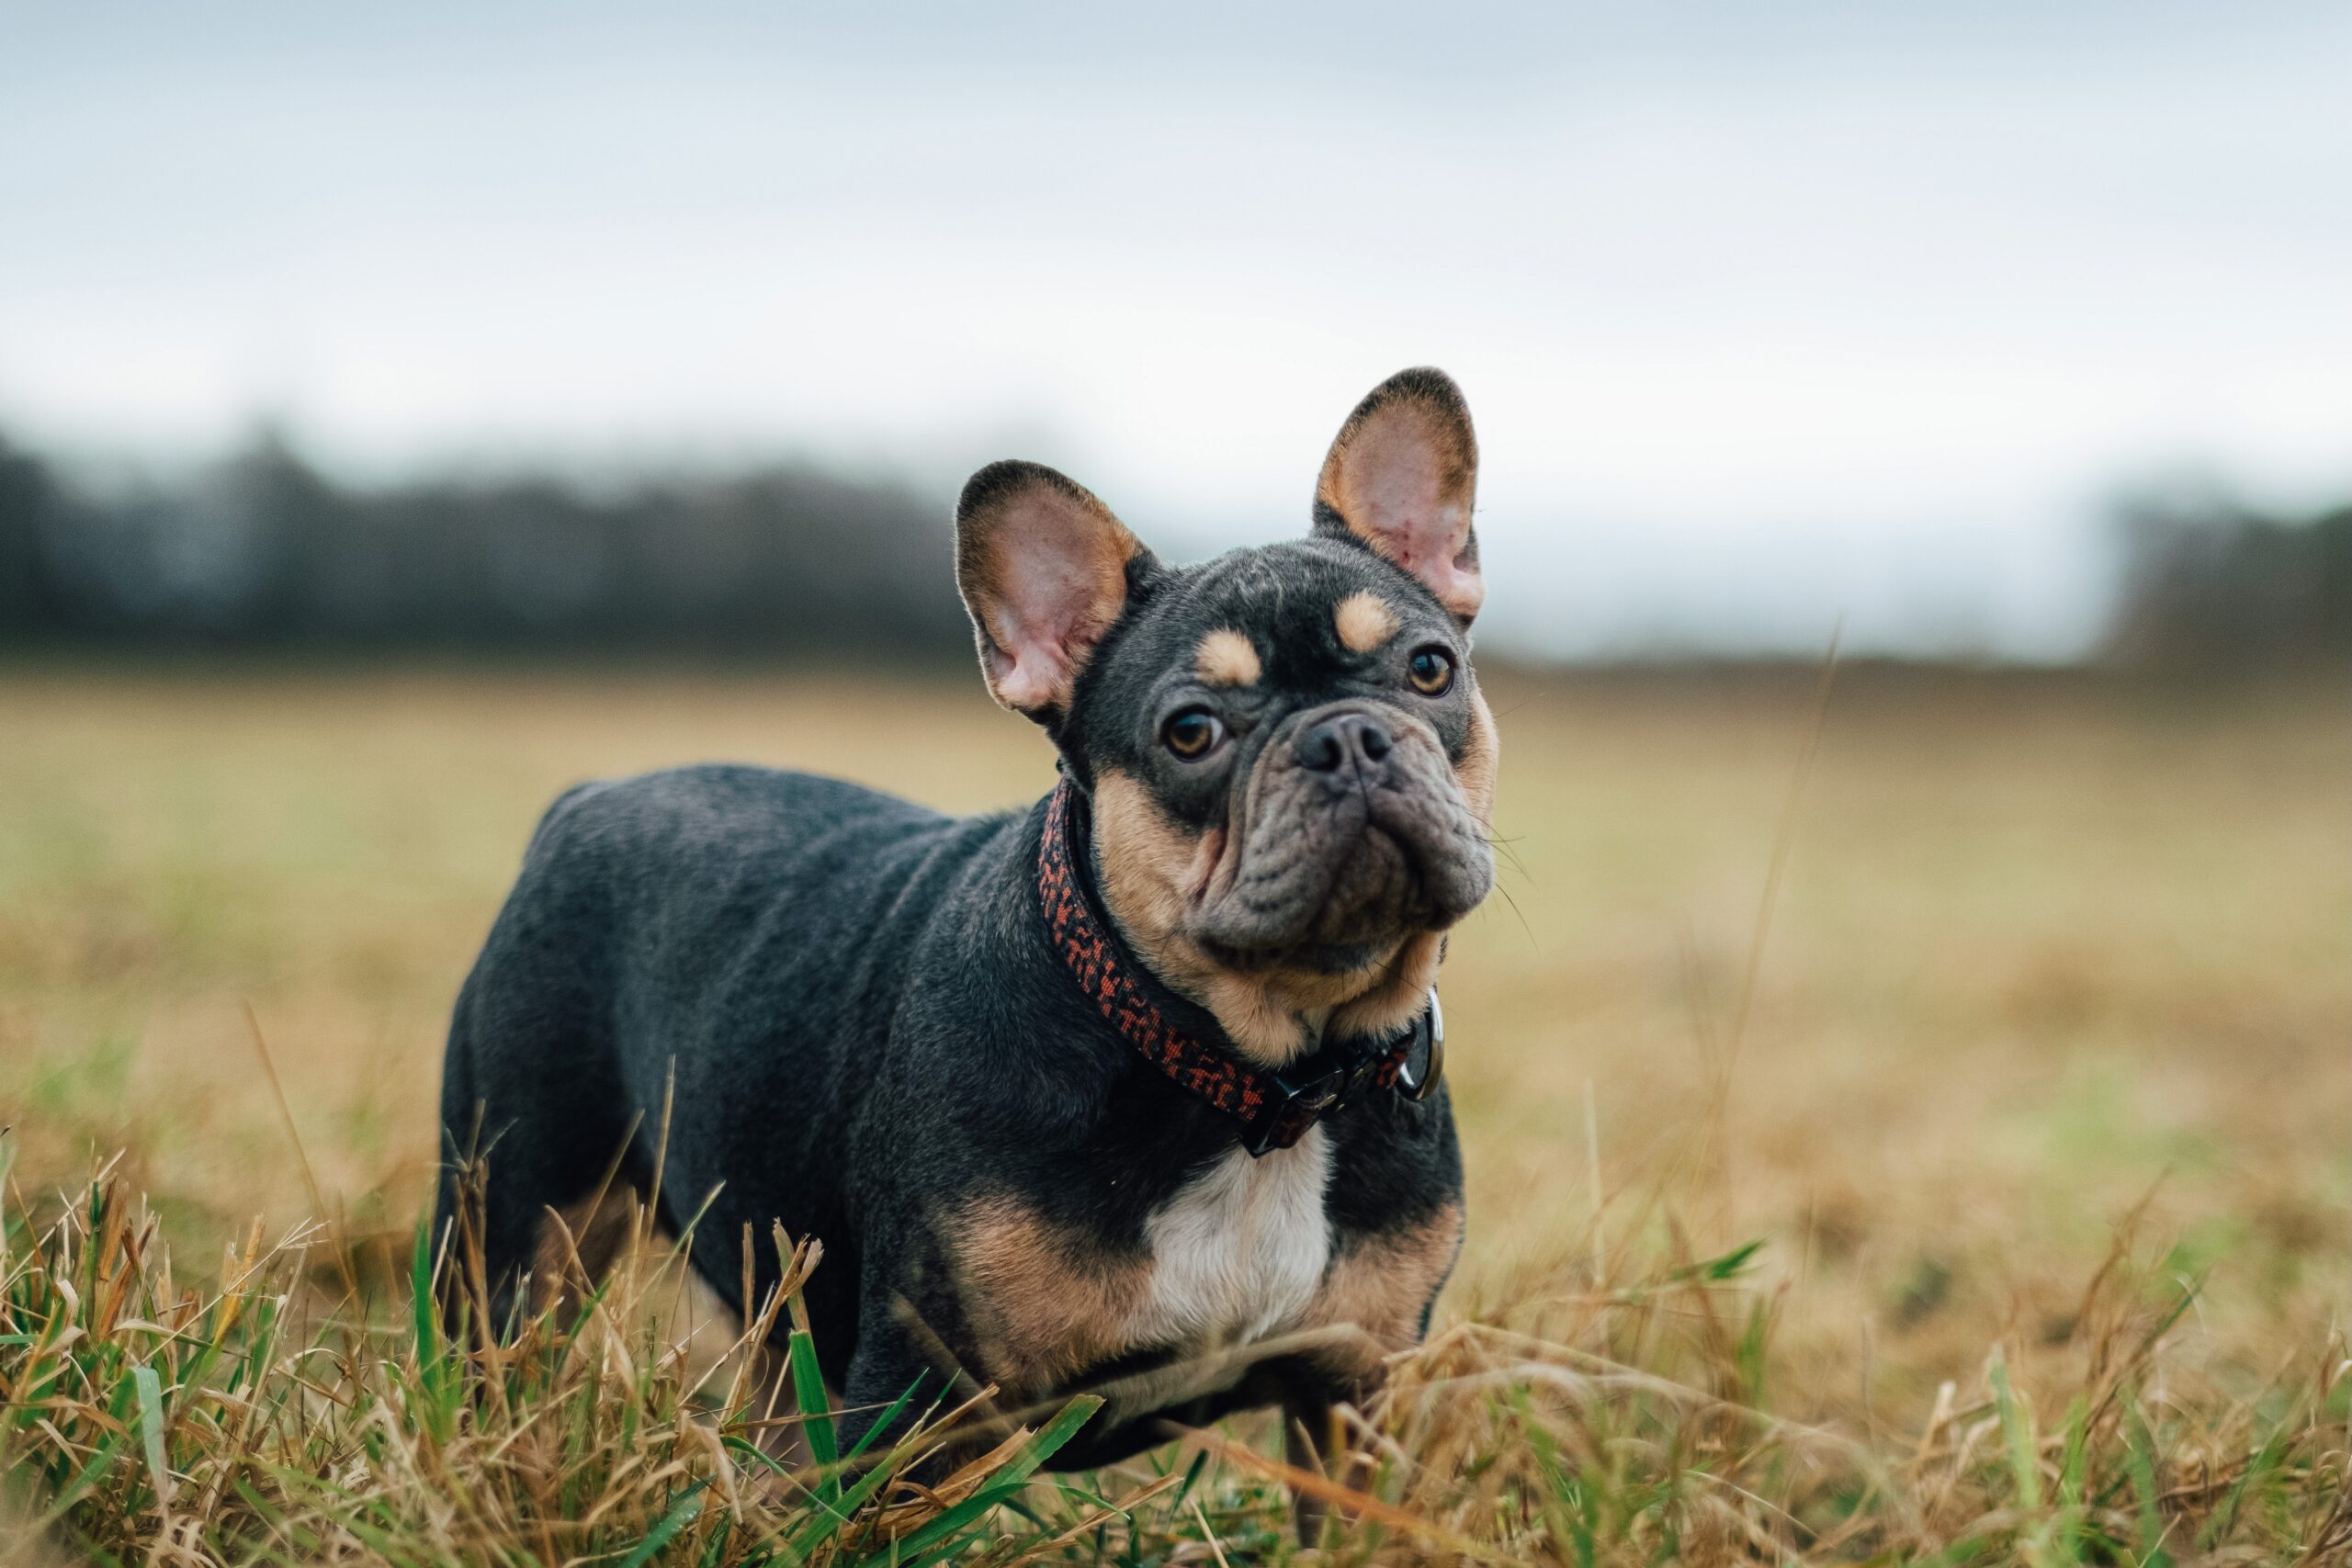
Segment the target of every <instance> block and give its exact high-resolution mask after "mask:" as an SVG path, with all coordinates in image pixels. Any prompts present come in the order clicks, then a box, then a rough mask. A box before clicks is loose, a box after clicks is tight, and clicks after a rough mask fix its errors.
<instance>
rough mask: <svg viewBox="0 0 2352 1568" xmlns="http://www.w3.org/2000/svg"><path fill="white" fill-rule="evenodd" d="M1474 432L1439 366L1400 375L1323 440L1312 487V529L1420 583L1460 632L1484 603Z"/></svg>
mask: <svg viewBox="0 0 2352 1568" xmlns="http://www.w3.org/2000/svg"><path fill="white" fill-rule="evenodd" d="M1477 496H1478V436H1477V434H1476V432H1475V431H1474V430H1472V429H1471V427H1470V405H1469V404H1467V403H1465V402H1464V401H1463V400H1462V389H1461V388H1459V387H1457V386H1455V385H1454V384H1453V378H1452V377H1451V376H1448V375H1447V374H1446V373H1445V372H1444V371H1442V370H1433V369H1430V368H1428V367H1422V368H1419V369H1415V370H1399V371H1398V372H1397V374H1396V375H1394V376H1391V377H1390V378H1388V379H1387V380H1385V381H1383V382H1382V383H1381V384H1380V385H1379V386H1377V387H1374V389H1372V392H1371V394H1370V395H1369V396H1367V397H1366V398H1365V399H1364V400H1363V401H1362V402H1360V403H1358V404H1357V405H1356V411H1355V412H1353V413H1351V414H1350V415H1348V422H1347V423H1345V424H1343V425H1341V426H1340V434H1339V436H1338V438H1337V439H1336V440H1334V441H1333V442H1332V443H1331V451H1330V454H1329V456H1328V457H1325V458H1324V459H1323V476H1322V478H1321V479H1318V480H1317V481H1316V485H1315V531H1316V532H1317V533H1318V534H1334V535H1351V536H1354V537H1356V538H1358V539H1361V540H1362V541H1363V542H1364V543H1365V544H1367V545H1369V546H1371V547H1372V548H1373V550H1374V552H1375V553H1377V554H1378V555H1380V556H1382V557H1383V558H1385V559H1388V560H1390V561H1393V562H1395V563H1396V564H1397V565H1398V566H1400V567H1403V568H1404V569H1405V570H1407V571H1409V572H1411V573H1412V574H1413V575H1414V576H1415V577H1418V578H1419V579H1420V580H1421V582H1422V583H1423V585H1425V586H1426V587H1427V588H1428V589H1429V591H1430V592H1432V593H1434V594H1436V595H1437V602H1438V603H1439V604H1442V605H1444V606H1445V607H1446V609H1447V610H1449V611H1450V612H1452V613H1453V618H1454V619H1455V620H1456V621H1458V622H1460V623H1461V624H1462V625H1463V626H1468V625H1469V624H1470V622H1471V621H1472V619H1473V618H1475V617H1476V615H1477V614H1478V606H1479V605H1480V604H1484V603H1486V598H1487V581H1486V579H1485V578H1483V577H1482V576H1480V575H1479V572H1478V536H1476V534H1474V533H1473V532H1471V528H1470V511H1471V507H1472V506H1473V504H1474V503H1475V502H1476V500H1477Z"/></svg>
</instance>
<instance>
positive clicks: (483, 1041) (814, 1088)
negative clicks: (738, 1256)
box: [436, 765, 994, 1316]
mask: <svg viewBox="0 0 2352 1568" xmlns="http://www.w3.org/2000/svg"><path fill="white" fill-rule="evenodd" d="M993 826H994V824H993V823H991V822H989V820H987V819H979V820H978V821H976V822H967V823H958V822H956V821H955V820H953V819H951V818H944V817H942V816H940V815H938V814H937V813H935V812H932V811H928V810H925V809H924V808H922V807H918V806H914V805H912V804H910V803H909V802H907V801H903V800H899V799H897V798H895V797H892V796H889V795H880V794H877V793H876V792H874V791H872V790H868V789H865V788H862V787H860V786H858V785H855V784H845V783H842V782H841V781H839V780H835V779H828V778H820V777H815V776H812V775H809V774H805V773H785V772H778V771H775V770H772V769H765V768H756V767H745V766H734V765H710V766H701V767H692V768H681V769H676V770H673V771H669V772H664V773H649V774H646V775H643V776H641V777H638V778H631V779H624V780H617V781H613V782H608V783H597V784H582V785H579V786H577V787H575V788H573V789H571V790H569V791H567V792H566V793H565V794H564V795H561V796H560V798H558V800H557V801H556V802H555V804H554V805H553V806H551V807H549V808H548V812H547V814H546V816H545V817H544V818H542V819H541V821H540V823H539V826H538V829H537V832H536V833H535V834H534V835H533V837H532V840H531V843H530V847H529V849H528V851H527V852H526V854H525V857H524V863H523V869H522V874H521V875H520V876H519V877H518V878H517V880H516V882H515V888H514V891H513V892H512V893H511V894H510V895H509V896H508V897H507V901H506V904H505V907H504V908H503V909H502V910H501V911H500V913H499V916H498V919H497V921H496V923H495V924H494V925H493V926H492V930H491V933H490V936H489V939H488V940H487V942H485V943H484V945H483V948H482V952H481V957H480V958H479V959H478V960H477V961H476V963H475V965H474V968H473V971H472V973H471V974H470V975H469V976H468V978H467V980H466V983H465V986H464V988H463V989H462V990H461V991H460V992H459V995H458V1004H457V1009H456V1013H455V1016H454V1019H453V1021H452V1023H451V1028H450V1039H449V1052H448V1059H447V1074H446V1078H445V1081H444V1085H443V1090H442V1117H443V1123H444V1125H445V1126H446V1127H447V1128H449V1129H451V1130H452V1134H453V1136H456V1137H458V1138H460V1139H461V1140H462V1139H464V1138H467V1137H469V1136H471V1135H473V1130H474V1129H475V1128H476V1127H477V1124H478V1127H479V1138H480V1140H481V1145H482V1148H483V1150H486V1151H487V1152H488V1153H489V1154H490V1155H491V1156H492V1158H493V1159H494V1163H495V1168H496V1171H497V1180H496V1181H495V1182H493V1183H492V1184H491V1185H490V1188H489V1191H488V1194H487V1201H486V1204H485V1212H484V1213H483V1215H482V1221H483V1224H482V1232H481V1246H482V1249H483V1251H484V1253H485V1255H486V1257H487V1258H488V1259H489V1262H490V1265H491V1267H490V1278H492V1280H502V1281H505V1280H509V1279H510V1277H511V1276H512V1274H513V1273H514V1272H515V1270H516V1269H518V1268H521V1267H526V1266H527V1265H528V1262H529V1260H531V1259H533V1258H535V1256H538V1257H540V1259H541V1261H542V1262H543V1263H544V1262H545V1261H546V1259H545V1258H544V1256H543V1255H541V1254H539V1248H540V1247H541V1246H542V1245H543V1244H544V1243H545V1241H546V1240H547V1235H546V1232H547V1230H548V1211H549V1210H551V1209H552V1210H555V1211H557V1212H559V1213H561V1212H563V1211H565V1210H566V1209H567V1208H569V1207H570V1206H571V1205H575V1204H579V1203H581V1202H582V1201H583V1200H586V1199H588V1198H591V1197H593V1196H594V1193H595V1190H597V1188H598V1187H599V1185H600V1184H601V1183H602V1182H603V1180H604V1178H605V1173H606V1172H607V1171H608V1170H611V1169H612V1168H613V1167H614V1165H615V1162H616V1160H617V1161H618V1162H619V1165H620V1175H621V1178H622V1179H623V1180H625V1181H627V1182H628V1184H630V1185H632V1186H634V1187H636V1188H638V1189H639V1190H644V1189H645V1188H647V1187H648V1185H649V1184H650V1176H651V1170H652V1167H653V1164H654V1162H655V1156H656V1155H657V1153H660V1152H661V1151H660V1149H659V1148H658V1146H657V1140H658V1139H659V1138H660V1137H661V1136H662V1129H661V1128H660V1127H658V1126H654V1125H649V1124H647V1122H649V1121H650V1120H652V1119H655V1118H658V1115H659V1108H660V1107H661V1106H662V1105H663V1103H664V1102H665V1100H670V1101H672V1102H673V1107H674V1109H673V1125H672V1127H671V1128H670V1129H669V1132H670V1143H669V1145H668V1155H667V1159H666V1164H665V1170H664V1180H663V1191H662V1193H661V1195H660V1208H661V1210H662V1219H663V1220H664V1222H665V1223H666V1224H669V1225H670V1226H671V1227H672V1228H673V1229H674V1228H676V1227H677V1226H678V1225H679V1224H682V1223H683V1221H684V1219H686V1218H688V1217H690V1216H691V1215H692V1213H693V1212H694V1209H695V1205H697V1204H698V1203H699V1202H700V1201H702V1200H703V1199H704V1198H706V1197H707V1195H708V1193H709V1190H710V1189H711V1188H712V1187H713V1186H715V1185H716V1184H717V1183H718V1180H719V1179H720V1176H721V1173H722V1172H729V1170H730V1167H731V1169H732V1172H733V1173H735V1174H736V1175H737V1177H738V1179H739V1180H740V1179H741V1170H742V1169H743V1168H744V1167H745V1165H747V1164H752V1165H756V1167H757V1168H760V1169H762V1170H763V1171H770V1172H775V1173H776V1174H777V1176H778V1178H779V1181H778V1182H777V1183H776V1184H777V1185H779V1186H780V1187H782V1188H783V1189H784V1190H790V1191H797V1192H798V1193H801V1194H807V1195H811V1196H812V1197H813V1195H814V1194H817V1193H820V1192H832V1191H835V1190H838V1182H837V1180H832V1179H827V1180H822V1181H820V1180H813V1179H812V1180H808V1181H797V1180H793V1179H792V1176H793V1174H794V1173H795V1172H796V1171H805V1172H813V1171H814V1170H815V1169H817V1168H826V1167H830V1168H838V1166H839V1162H840V1156H841V1152H842V1151H841V1150H840V1148H839V1147H838V1144H839V1140H840V1138H841V1135H842V1132H843V1129H844V1127H845V1125H846V1123H847V1122H848V1120H849V1117H850V1115H851V1114H852V1112H853V1111H854V1108H855V1106H854V1101H855V1097H856V1091H857V1089H858V1087H859V1084H860V1082H861V1081H862V1080H861V1077H860V1075H859V1074H858V1073H856V1072H854V1071H852V1070H850V1068H849V1066H848V1063H849V1060H850V1059H851V1058H852V1056H853V1055H854V1047H855V1045H856V1044H857V1043H860V1042H864V1041H869V1040H871V1039H873V1038H876V1037H877V1036H878V1035H879V1034H880V1033H881V1032H883V1031H884V1030H885V1029H886V1028H887V1025H888V1012H889V1010H890V1009H891V1007H892V1006H893V1005H894V1003H895V991H896V987H897V985H898V984H899V980H900V978H901V977H902V976H903V974H904V963H903V960H904V957H905V954H906V953H907V951H908V950H909V949H910V947H911V946H912V945H913V944H914V943H915V942H917V941H918V940H919V937H920V932H921V931H922V927H923V925H924V924H925V922H926V921H927V919H929V918H930V917H931V916H932V915H933V913H934V912H935V908H936V903H937V899H938V897H939V895H940V890H941V886H942V884H943V883H944V881H947V880H952V876H953V873H954V871H955V869H956V865H957V864H958V863H961V861H962V860H963V859H964V858H966V855H967V853H968V849H969V846H971V845H973V844H974V843H976V842H978V841H982V840H985V839H986V838H987V837H988V836H989V829H991V828H992V827H993ZM926 895H928V897H926ZM673 1073H674V1075H675V1078H676V1081H675V1085H674V1094H673V1085H672V1081H671V1080H672V1075H673ZM779 1084H781V1085H786V1086H788V1089H789V1092H787V1093H786V1094H784V1095H783V1096H781V1097H778V1096H775V1095H772V1094H763V1093H762V1092H760V1090H761V1089H764V1088H767V1087H768V1086H774V1085H779ZM632 1108H633V1109H632ZM632 1116H634V1117H636V1118H637V1119H638V1124H637V1125H636V1126H635V1127H634V1128H632V1126H631V1121H630V1119H631V1117H632ZM477 1118H479V1122H478V1123H477ZM681 1121H683V1122H684V1123H685V1124H684V1125H680V1124H679V1122H681ZM746 1140H755V1141H756V1150H755V1153H756V1159H755V1160H751V1161H745V1160H741V1159H739V1158H738V1157H737V1156H741V1155H742V1154H746V1153H752V1152H754V1151H752V1150H747V1149H745V1148H744V1146H743V1145H744V1144H745V1142H746ZM449 1152H450V1154H451V1155H452V1156H456V1157H455V1158H454V1159H453V1170H454V1168H455V1167H456V1165H457V1164H458V1163H461V1162H462V1160H463V1159H464V1156H468V1155H469V1154H472V1153H476V1152H481V1151H477V1150H474V1149H469V1148H467V1147H459V1148H457V1149H454V1150H452V1151H449ZM616 1185H617V1184H616ZM456 1199H457V1185H456V1181H455V1179H454V1177H453V1179H451V1180H449V1181H445V1183H444V1186H443V1192H442V1200H441V1205H440V1213H439V1216H438V1224H436V1233H440V1232H442V1231H444V1230H445V1229H446V1227H447V1225H448V1224H449V1222H450V1221H451V1219H452V1217H453V1215H454V1213H455V1210H456ZM802 1208H803V1212H799V1213H791V1212H787V1213H780V1214H777V1215H774V1216H772V1217H775V1218H782V1219H783V1220H784V1221H785V1223H786V1225H787V1226H788V1227H789V1228H790V1229H792V1230H793V1231H794V1232H795V1233H796V1234H808V1233H811V1232H816V1233H820V1234H823V1233H828V1232H830V1233H833V1234H838V1230H839V1228H838V1227H837V1226H834V1225H831V1224H827V1223H826V1222H828V1221H829V1220H831V1219H832V1218H833V1217H834V1216H833V1215H831V1214H830V1213H818V1212H815V1208H814V1206H813V1205H811V1204H809V1203H804V1204H803V1205H802ZM583 1219H584V1216H568V1221H569V1223H571V1224H572V1225H573V1226H574V1228H575V1229H578V1228H581V1226H582V1221H583ZM764 1228H765V1227H764V1225H763V1227H762V1229H763V1232H764ZM836 1261H837V1262H841V1261H844V1260H843V1259H841V1258H838V1257H837V1258H836ZM542 1271H543V1272H544V1269H543V1270H542ZM829 1272H832V1273H834V1274H836V1275H837V1276H838V1275H839V1274H842V1273H844V1272H846V1270H844V1269H832V1270H829ZM512 1305H513V1302H512V1297H511V1293H507V1292H502V1293H501V1295H500V1297H499V1298H498V1299H497V1301H496V1302H495V1303H494V1308H493V1310H494V1311H495V1312H496V1313H498V1314H500V1315H502V1316H503V1314H505V1313H506V1312H507V1311H508V1310H511V1307H512Z"/></svg>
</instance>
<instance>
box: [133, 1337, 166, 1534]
mask: <svg viewBox="0 0 2352 1568" xmlns="http://www.w3.org/2000/svg"><path fill="white" fill-rule="evenodd" d="M130 1381H131V1382H132V1383H133V1384H134V1385H136V1386H137V1388H138V1390H139V1441H140V1444H141V1447H143V1448H144V1449H145V1450H147V1473H148V1475H149V1476H150V1477H152V1478H153V1481H154V1483H155V1506H157V1507H159V1508H168V1507H170V1506H171V1503H172V1472H171V1470H170V1469H169V1467H167V1466H166V1465H165V1464H164V1383H163V1380H162V1379H160V1378H158V1377H157V1376H156V1375H155V1369H154V1368H153V1367H148V1366H138V1367H133V1368H131V1369H130Z"/></svg>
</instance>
